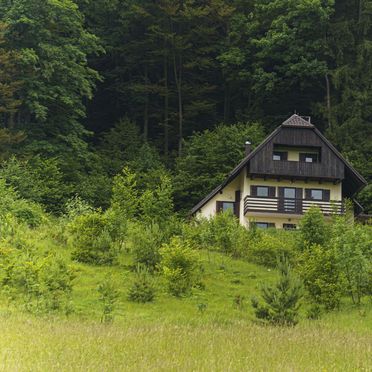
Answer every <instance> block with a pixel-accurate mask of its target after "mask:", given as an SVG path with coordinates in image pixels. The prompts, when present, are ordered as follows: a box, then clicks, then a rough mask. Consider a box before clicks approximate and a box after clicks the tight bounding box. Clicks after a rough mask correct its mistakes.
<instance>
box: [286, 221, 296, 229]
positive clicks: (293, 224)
mask: <svg viewBox="0 0 372 372" xmlns="http://www.w3.org/2000/svg"><path fill="white" fill-rule="evenodd" d="M289 226H291V227H289ZM283 229H284V230H296V229H297V224H295V223H283Z"/></svg>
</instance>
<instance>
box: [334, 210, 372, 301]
mask: <svg viewBox="0 0 372 372" xmlns="http://www.w3.org/2000/svg"><path fill="white" fill-rule="evenodd" d="M332 244H333V246H334V248H335V254H336V256H337V257H336V259H337V265H338V268H339V270H340V272H341V273H342V276H343V278H344V279H345V282H346V291H347V293H348V294H349V295H350V296H351V299H352V301H353V303H354V304H357V305H359V304H360V302H361V299H362V297H363V295H366V294H368V290H369V289H370V282H369V278H370V273H371V270H372V263H371V262H372V260H371V259H372V251H371V247H372V229H371V227H370V226H361V225H358V224H355V225H354V224H350V223H348V222H347V220H346V218H345V217H340V218H338V219H337V220H336V221H335V223H334V224H333V229H332Z"/></svg>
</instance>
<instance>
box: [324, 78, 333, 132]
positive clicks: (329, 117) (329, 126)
mask: <svg viewBox="0 0 372 372" xmlns="http://www.w3.org/2000/svg"><path fill="white" fill-rule="evenodd" d="M325 81H326V90H327V119H328V129H329V130H332V124H331V87H330V84H329V77H328V74H327V73H326V74H325Z"/></svg>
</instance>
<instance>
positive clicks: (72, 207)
mask: <svg viewBox="0 0 372 372" xmlns="http://www.w3.org/2000/svg"><path fill="white" fill-rule="evenodd" d="M93 211H94V209H93V207H91V206H90V205H89V204H88V203H87V202H86V201H85V200H83V199H82V198H81V197H80V196H79V195H75V196H73V197H72V198H70V199H68V200H67V202H66V204H65V212H66V216H67V218H68V219H70V220H73V219H74V218H76V217H78V216H81V215H82V214H88V213H91V212H93Z"/></svg>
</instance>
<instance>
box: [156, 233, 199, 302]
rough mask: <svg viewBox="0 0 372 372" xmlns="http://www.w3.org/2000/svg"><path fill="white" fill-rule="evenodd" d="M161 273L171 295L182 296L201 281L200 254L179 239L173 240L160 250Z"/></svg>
mask: <svg viewBox="0 0 372 372" xmlns="http://www.w3.org/2000/svg"><path fill="white" fill-rule="evenodd" d="M160 255H161V263H160V266H161V271H162V273H163V275H164V278H165V280H166V283H167V288H168V291H169V293H171V294H172V295H173V296H182V295H186V294H187V293H189V292H190V290H191V288H192V287H193V286H194V285H195V284H197V283H198V282H199V281H200V273H201V265H200V259H199V256H198V254H197V253H196V252H195V251H194V250H192V249H191V247H190V245H189V244H188V243H187V242H185V241H182V240H181V239H180V238H179V237H174V238H172V239H171V241H170V243H169V244H164V245H163V247H162V248H161V249H160Z"/></svg>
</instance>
